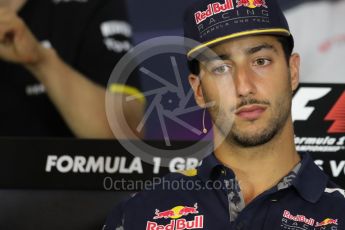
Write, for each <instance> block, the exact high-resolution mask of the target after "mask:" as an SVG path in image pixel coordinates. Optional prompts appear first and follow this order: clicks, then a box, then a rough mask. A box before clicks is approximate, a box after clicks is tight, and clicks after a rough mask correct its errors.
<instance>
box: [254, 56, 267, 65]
mask: <svg viewBox="0 0 345 230" xmlns="http://www.w3.org/2000/svg"><path fill="white" fill-rule="evenodd" d="M270 63H271V60H269V59H267V58H258V59H256V60H255V62H254V65H255V66H266V65H269V64H270Z"/></svg>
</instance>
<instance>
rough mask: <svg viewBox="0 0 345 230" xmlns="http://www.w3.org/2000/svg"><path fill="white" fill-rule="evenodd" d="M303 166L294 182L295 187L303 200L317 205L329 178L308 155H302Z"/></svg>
mask: <svg viewBox="0 0 345 230" xmlns="http://www.w3.org/2000/svg"><path fill="white" fill-rule="evenodd" d="M300 155H301V157H302V161H301V163H302V165H301V168H300V170H299V172H298V174H297V177H296V179H295V180H294V181H293V186H294V187H295V188H296V190H297V191H298V193H299V194H300V196H301V197H303V199H305V200H306V201H309V202H311V203H316V202H317V201H318V200H319V199H320V198H321V196H322V194H323V193H324V191H325V188H326V186H327V183H328V180H329V178H328V176H327V175H326V174H325V173H324V172H322V171H321V169H320V168H319V167H318V166H317V165H315V163H314V160H313V159H312V158H311V156H310V155H309V154H308V153H303V154H300Z"/></svg>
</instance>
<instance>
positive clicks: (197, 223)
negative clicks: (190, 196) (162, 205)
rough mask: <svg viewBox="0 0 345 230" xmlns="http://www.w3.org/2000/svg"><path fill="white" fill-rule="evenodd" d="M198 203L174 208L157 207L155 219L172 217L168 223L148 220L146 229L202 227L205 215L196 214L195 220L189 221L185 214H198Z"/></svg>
mask: <svg viewBox="0 0 345 230" xmlns="http://www.w3.org/2000/svg"><path fill="white" fill-rule="evenodd" d="M198 213H199V211H198V204H197V203H195V204H194V206H193V207H190V206H176V207H174V208H172V209H169V210H165V211H159V210H158V209H156V212H155V216H154V217H153V219H154V220H158V219H172V220H171V221H170V223H169V224H167V225H159V224H158V223H156V222H152V221H148V222H147V224H146V230H158V229H159V230H184V229H201V228H203V227H204V215H197V216H194V219H193V220H190V221H187V220H186V219H185V218H181V217H183V216H188V215H191V214H198Z"/></svg>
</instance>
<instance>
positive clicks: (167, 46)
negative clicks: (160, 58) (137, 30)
mask: <svg viewBox="0 0 345 230" xmlns="http://www.w3.org/2000/svg"><path fill="white" fill-rule="evenodd" d="M197 45H200V44H199V43H198V42H196V41H193V40H191V39H188V38H184V37H179V36H164V37H157V38H154V39H150V40H148V41H145V42H143V43H141V44H139V45H138V46H136V47H134V48H133V49H132V50H130V51H129V52H128V53H127V54H126V55H125V56H124V57H123V58H122V59H121V60H120V61H119V62H118V64H117V65H116V66H115V68H114V70H113V72H112V74H111V77H110V79H109V83H108V86H109V85H111V84H112V83H116V84H123V85H125V84H126V81H127V80H128V78H129V76H130V75H131V74H132V73H133V71H134V70H136V69H138V70H139V71H140V72H141V74H143V75H145V77H148V78H150V79H153V80H154V81H157V82H158V83H159V85H162V87H159V88H157V89H154V90H149V91H147V92H142V94H143V95H144V96H146V97H148V96H151V97H153V100H152V101H151V102H150V103H149V104H147V106H146V111H145V114H144V117H143V118H142V120H141V122H140V123H139V125H138V126H137V131H139V132H140V131H141V130H142V129H143V127H144V126H145V124H146V122H147V120H148V119H149V117H150V116H151V114H152V112H153V111H157V114H158V119H159V124H160V126H161V127H160V128H161V131H162V133H163V136H164V143H165V145H166V146H168V147H172V142H171V140H170V138H169V130H168V127H167V124H166V119H169V120H170V121H173V122H175V123H176V124H178V125H180V126H183V127H184V128H186V129H188V130H189V131H190V132H193V133H194V134H197V135H198V136H202V138H201V139H200V141H197V142H196V143H194V144H193V145H190V146H188V147H186V148H182V149H174V150H169V149H167V148H158V147H154V146H151V145H149V144H148V143H147V142H145V141H142V140H124V139H119V142H120V143H121V145H122V146H123V147H124V148H125V149H126V150H127V151H128V152H129V153H131V154H132V155H134V156H137V157H140V158H141V160H143V161H145V162H147V163H150V164H152V163H153V158H155V157H160V158H161V162H160V165H161V166H165V167H168V166H169V163H170V161H171V159H173V158H176V157H182V158H197V159H202V158H203V157H205V155H207V154H209V153H211V152H212V151H213V149H214V148H216V147H217V146H215V145H214V144H213V143H211V142H210V141H209V140H210V139H212V132H211V131H212V130H213V128H214V126H213V127H212V129H211V130H209V132H208V133H207V134H205V133H203V129H202V128H201V127H194V126H193V125H191V124H189V123H188V122H186V121H184V120H183V119H181V115H184V114H188V113H192V112H195V111H199V110H200V114H202V111H203V108H200V107H199V106H192V107H189V103H188V102H189V101H190V100H193V96H194V92H193V90H192V89H190V90H189V92H187V93H186V92H185V90H184V89H183V84H182V81H186V80H187V79H188V78H187V76H184V77H183V78H184V79H183V78H181V76H180V71H179V66H178V64H177V61H176V57H175V56H174V54H176V55H185V54H186V50H187V49H188V48H189V49H190V48H193V47H196V46H197ZM205 52H207V54H210V55H212V56H213V57H218V55H216V54H215V53H214V52H213V51H212V50H211V49H208V48H205ZM161 54H169V56H170V63H168V65H169V66H170V68H167V69H172V70H173V74H174V76H175V80H174V81H175V82H174V83H172V82H170V81H169V80H167V79H166V78H165V77H164V76H159V74H157V73H156V71H155V70H154V69H152V67H151V68H147V67H145V66H142V64H143V63H144V62H145V61H146V60H148V59H150V58H153V57H155V56H157V55H161ZM196 59H197V60H198V61H199V63H201V60H199V59H198V58H196ZM159 67H161V66H159ZM171 67H172V68H171ZM140 80H141V81H143V79H140ZM108 88H109V87H108ZM215 90H218V89H217V88H216V89H215ZM227 91H229V92H230V94H231V93H235V91H234V90H232V89H229V90H227ZM218 92H220V91H219V90H218ZM229 92H227V93H229ZM121 97H122V99H121V100H118V99H117V100H115V99H114V96H113V94H112V93H111V92H109V91H107V94H106V112H107V118H108V121H109V124H110V127H111V129H112V130H113V132H114V130H116V131H117V132H118V130H119V129H120V130H121V132H122V133H123V134H124V135H125V136H127V137H132V136H134V135H135V134H134V132H133V130H132V129H131V128H130V127H129V125H128V123H127V121H126V117H125V115H124V103H125V102H128V101H131V100H134V99H136V98H137V97H138V95H125V94H121ZM233 98H235V97H233ZM223 99H224V98H223V96H221V95H220V96H219V98H218V101H217V102H207V103H206V104H205V105H204V106H205V108H208V109H209V108H211V107H212V106H214V105H215V104H218V107H221V105H222V102H221V101H222V100H223ZM119 101H122V106H119V105H116V103H118V102H119ZM225 109H226V108H225ZM217 119H218V117H217ZM217 119H216V121H217ZM213 120H215V118H213ZM227 122H228V123H229V125H227V126H228V127H231V124H232V121H231V120H229V121H228V120H227ZM228 131H229V130H228ZM115 133H116V132H114V134H115Z"/></svg>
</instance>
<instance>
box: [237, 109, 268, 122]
mask: <svg viewBox="0 0 345 230" xmlns="http://www.w3.org/2000/svg"><path fill="white" fill-rule="evenodd" d="M266 109H267V107H264V106H259V105H249V106H244V107H242V108H241V109H239V110H238V111H237V112H235V114H236V115H237V116H238V117H240V118H242V119H245V120H250V121H254V120H257V119H259V118H260V116H261V115H262V114H263V113H264V112H265V111H266Z"/></svg>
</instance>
